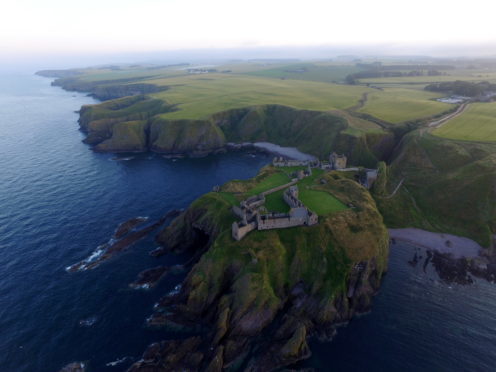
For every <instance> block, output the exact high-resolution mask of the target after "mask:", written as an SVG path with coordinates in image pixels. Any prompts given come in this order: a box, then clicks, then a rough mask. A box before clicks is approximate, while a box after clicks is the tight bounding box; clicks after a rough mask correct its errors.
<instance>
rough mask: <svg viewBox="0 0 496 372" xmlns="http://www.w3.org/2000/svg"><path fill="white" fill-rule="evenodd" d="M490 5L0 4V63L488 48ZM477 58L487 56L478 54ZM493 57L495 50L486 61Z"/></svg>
mask: <svg viewBox="0 0 496 372" xmlns="http://www.w3.org/2000/svg"><path fill="white" fill-rule="evenodd" d="M492 3H493V2H492V1H490V0H470V1H468V0H464V1H460V0H450V1H448V0H410V1H404V0H367V1H362V0H342V1H335V0H334V1H333V0H302V1H295V0H243V1H240V0H201V1H198V0H134V1H131V0H84V1H78V0H2V2H1V5H0V56H2V57H4V58H8V57H10V58H13V57H22V56H36V55H50V54H52V55H84V54H100V55H101V54H111V53H129V52H141V53H144V52H150V51H171V50H184V49H207V50H208V49H211V50H215V49H225V48H240V49H243V48H245V49H250V48H267V47H274V46H277V47H281V46H282V47H318V46H336V47H339V46H345V45H362V46H373V45H390V46H398V48H399V50H400V49H405V48H408V46H410V45H412V46H413V45H430V46H435V45H440V44H443V45H448V46H457V45H482V46H484V45H489V44H496V27H492V24H493V22H494V20H493V17H494V14H495V12H494V11H495V10H496V4H495V5H492ZM485 52H486V54H487V53H489V52H492V50H487V48H486V50H485ZM494 54H496V50H495V51H494Z"/></svg>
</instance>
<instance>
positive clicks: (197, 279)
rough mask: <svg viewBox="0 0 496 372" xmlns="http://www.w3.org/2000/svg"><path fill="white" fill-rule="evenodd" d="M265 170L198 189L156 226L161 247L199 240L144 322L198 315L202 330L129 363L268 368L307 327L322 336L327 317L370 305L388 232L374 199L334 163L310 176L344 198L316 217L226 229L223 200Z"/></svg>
mask: <svg viewBox="0 0 496 372" xmlns="http://www.w3.org/2000/svg"><path fill="white" fill-rule="evenodd" d="M272 174H273V171H271V170H270V168H268V169H266V170H264V171H262V173H261V174H260V175H259V176H258V177H257V178H256V179H254V180H253V181H250V182H234V183H232V182H231V183H228V184H227V185H225V186H223V187H222V189H221V192H219V193H209V194H206V195H205V196H203V197H201V198H199V199H198V200H197V201H195V202H194V203H193V204H192V205H191V206H190V208H188V210H186V211H185V212H184V213H183V214H182V215H181V216H179V217H178V218H177V219H176V220H175V221H174V222H173V223H172V224H171V225H170V226H169V227H168V228H167V229H166V230H164V231H163V232H162V233H161V234H160V236H159V240H160V241H161V242H163V243H164V244H166V245H167V247H168V248H169V249H171V250H175V251H183V250H190V251H191V250H192V251H195V250H196V251H198V250H201V249H205V248H206V249H208V250H207V252H206V253H205V254H203V256H202V257H201V259H200V261H199V262H198V263H197V264H196V265H195V266H194V267H193V268H192V270H191V272H190V273H189V274H188V276H187V278H186V279H185V281H184V283H183V285H182V289H181V291H180V293H178V294H177V295H175V296H172V297H171V296H167V297H164V298H163V299H162V300H161V301H160V303H159V305H158V306H157V307H156V309H155V313H154V314H153V316H152V317H151V318H150V319H149V323H150V324H153V325H155V326H165V327H175V329H178V327H179V328H181V327H185V326H186V327H189V328H191V326H192V325H198V324H203V325H204V333H203V334H202V336H201V337H197V336H193V337H190V338H187V339H185V340H184V339H183V340H175V341H165V342H163V343H159V344H154V345H151V346H150V348H149V349H148V350H147V352H146V353H145V355H144V358H143V361H142V362H138V363H137V364H135V365H134V366H133V367H132V368H131V370H132V371H145V370H148V369H147V368H151V366H152V365H153V366H155V367H154V368H156V370H179V369H193V370H196V369H199V370H205V369H208V370H221V369H222V368H232V369H234V370H236V369H241V368H246V367H248V368H249V367H250V366H251V367H255V366H256V368H259V369H261V370H272V369H275V368H279V367H282V366H285V365H289V364H292V363H294V362H296V361H298V360H300V359H303V358H306V357H308V356H309V355H310V354H309V349H308V345H307V342H306V340H307V336H308V335H310V334H319V335H321V336H330V335H332V334H333V330H334V327H335V325H336V324H337V323H340V322H343V321H347V320H349V319H350V318H351V317H352V316H353V315H354V314H356V313H360V312H363V311H367V310H368V309H370V305H371V298H372V295H373V294H374V293H375V292H376V291H377V289H378V288H379V285H380V280H381V277H382V275H383V273H384V271H385V270H386V267H387V257H388V235H387V231H386V229H385V227H384V225H383V223H382V218H381V216H380V214H379V213H378V211H377V209H376V207H375V203H374V201H373V200H372V198H371V197H370V195H369V194H368V192H367V191H366V190H365V189H364V188H362V187H361V186H359V185H358V184H356V183H355V182H354V181H351V180H349V179H345V178H341V177H340V176H339V175H338V174H336V173H327V174H324V175H322V176H321V177H318V178H319V179H315V181H314V182H315V186H318V187H319V190H320V191H321V192H326V193H331V194H333V195H334V196H335V197H337V198H338V199H340V200H341V202H343V203H345V204H348V203H350V202H352V203H353V204H354V208H348V209H346V210H342V211H339V212H332V213H330V214H328V215H324V216H321V217H320V220H319V221H320V222H319V224H318V225H315V226H312V227H298V228H290V229H284V230H271V231H255V232H252V233H251V234H249V235H248V236H246V237H245V238H244V239H243V240H242V241H239V242H236V241H234V240H233V239H232V238H231V233H230V230H231V223H232V221H234V216H233V214H232V212H231V211H230V208H231V206H232V205H233V204H235V203H237V200H238V199H239V198H241V197H242V195H243V194H246V193H249V190H251V189H252V188H253V187H256V185H257V184H258V183H260V182H263V180H264V179H265V178H266V177H270V176H271V175H272ZM320 178H324V179H325V180H326V182H327V183H326V184H322V183H321V182H319V181H320ZM234 190H236V191H234ZM234 192H235V193H234ZM239 193H241V194H239Z"/></svg>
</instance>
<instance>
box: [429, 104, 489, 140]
mask: <svg viewBox="0 0 496 372" xmlns="http://www.w3.org/2000/svg"><path fill="white" fill-rule="evenodd" d="M433 134H435V135H436V136H439V137H444V138H450V139H455V140H464V141H482V142H488V141H490V142H494V141H496V102H491V103H471V104H470V106H469V107H467V109H466V111H465V112H463V113H462V114H461V115H459V116H457V117H455V118H453V119H451V120H449V121H447V122H446V123H444V124H443V125H442V126H441V127H440V128H438V129H436V130H434V132H433Z"/></svg>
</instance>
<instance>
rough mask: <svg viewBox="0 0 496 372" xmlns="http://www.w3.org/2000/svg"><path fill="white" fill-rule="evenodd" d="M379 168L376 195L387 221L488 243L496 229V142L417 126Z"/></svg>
mask: <svg viewBox="0 0 496 372" xmlns="http://www.w3.org/2000/svg"><path fill="white" fill-rule="evenodd" d="M381 173H382V175H381V176H380V177H379V182H378V183H377V184H376V186H375V187H374V197H375V199H376V202H377V204H378V206H379V209H380V211H381V213H382V214H383V216H384V219H385V221H386V223H387V225H388V226H391V227H409V226H413V227H419V228H424V229H427V230H431V231H438V232H447V233H452V234H456V235H461V236H466V237H469V238H472V239H474V240H476V241H477V242H479V243H480V244H481V245H483V246H485V247H488V246H490V244H491V242H492V235H493V234H494V233H495V232H496V146H495V145H489V144H477V143H469V142H457V141H452V140H447V139H443V138H440V137H437V136H433V135H430V134H428V133H425V132H424V133H421V132H420V131H416V132H413V133H410V134H408V135H407V136H405V138H404V139H403V141H402V143H401V145H400V147H399V149H398V150H397V152H396V154H395V156H394V161H393V162H392V164H391V166H390V167H389V168H388V169H387V170H386V168H384V166H383V170H382V172H381ZM402 179H404V183H403V186H402V187H400V189H399V191H398V192H397V193H396V194H395V195H394V196H393V197H390V196H391V193H392V192H393V190H394V188H395V187H396V186H397V185H398V183H399V182H400V181H401V180H402Z"/></svg>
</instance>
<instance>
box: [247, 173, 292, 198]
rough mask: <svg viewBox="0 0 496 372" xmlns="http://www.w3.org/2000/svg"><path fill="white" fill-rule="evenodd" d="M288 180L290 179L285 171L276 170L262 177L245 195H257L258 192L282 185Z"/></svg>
mask: <svg viewBox="0 0 496 372" xmlns="http://www.w3.org/2000/svg"><path fill="white" fill-rule="evenodd" d="M289 181H291V179H290V178H289V177H288V176H287V175H286V174H285V173H283V172H277V173H274V174H271V175H270V176H268V177H266V178H265V179H263V180H262V181H261V182H260V183H259V184H257V185H256V186H255V187H254V188H252V189H251V190H250V191H248V193H247V195H248V196H252V195H257V194H260V193H261V192H264V191H267V190H270V189H272V188H274V187H277V186H281V185H284V184H285V183H288V182H289Z"/></svg>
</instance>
